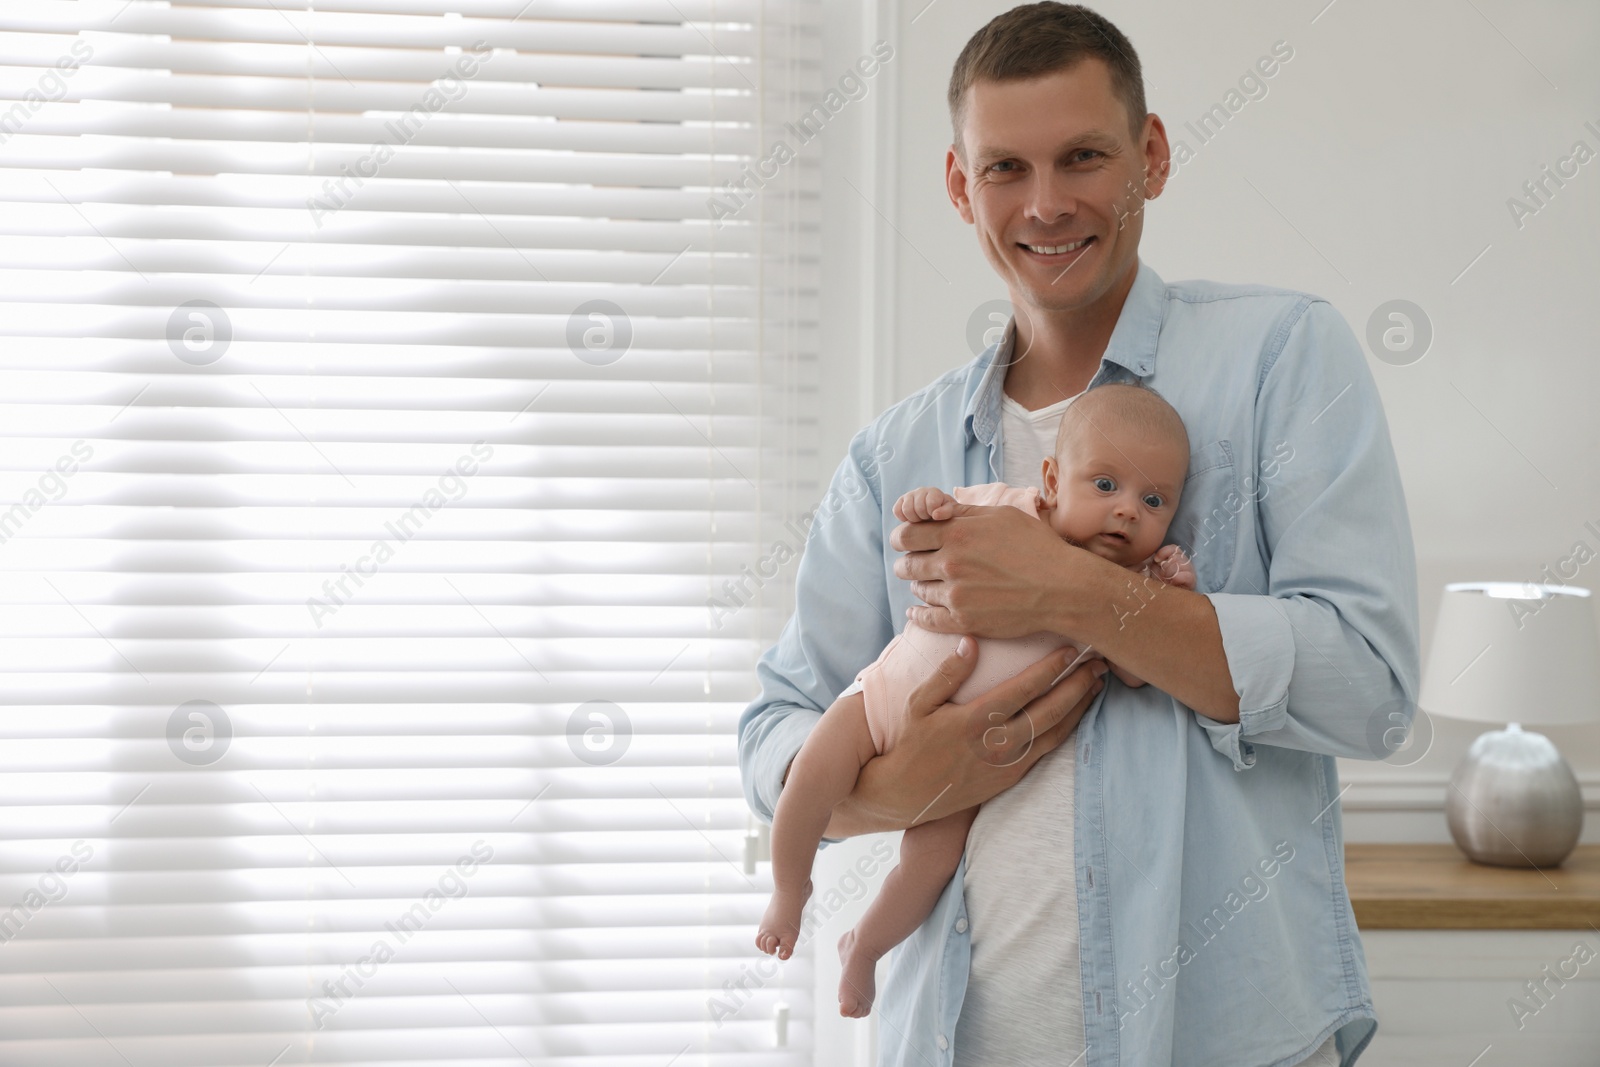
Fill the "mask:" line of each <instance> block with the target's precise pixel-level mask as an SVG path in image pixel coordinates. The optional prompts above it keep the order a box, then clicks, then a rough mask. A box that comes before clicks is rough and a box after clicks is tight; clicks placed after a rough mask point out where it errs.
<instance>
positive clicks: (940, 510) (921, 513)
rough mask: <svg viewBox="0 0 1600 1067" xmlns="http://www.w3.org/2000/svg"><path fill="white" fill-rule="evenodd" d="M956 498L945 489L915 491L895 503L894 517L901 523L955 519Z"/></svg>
mask: <svg viewBox="0 0 1600 1067" xmlns="http://www.w3.org/2000/svg"><path fill="white" fill-rule="evenodd" d="M955 509H956V498H955V497H953V496H951V495H950V494H949V493H947V492H945V491H944V490H943V489H935V488H933V487H931V486H925V487H923V488H921V489H913V490H911V492H909V493H906V494H905V495H904V496H902V497H901V498H900V499H899V500H896V501H895V502H894V517H895V518H897V519H899V520H900V521H901V522H929V521H931V520H936V519H950V518H954V517H955V513H956V510H955Z"/></svg>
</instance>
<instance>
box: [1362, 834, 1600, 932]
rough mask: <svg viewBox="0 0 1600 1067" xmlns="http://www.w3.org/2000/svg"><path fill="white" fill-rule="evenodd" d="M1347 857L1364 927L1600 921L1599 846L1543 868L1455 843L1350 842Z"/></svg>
mask: <svg viewBox="0 0 1600 1067" xmlns="http://www.w3.org/2000/svg"><path fill="white" fill-rule="evenodd" d="M1344 863H1345V885H1346V887H1347V888H1348V889H1349V891H1350V904H1351V906H1352V907H1353V908H1354V909H1355V913H1356V925H1358V926H1359V927H1361V929H1363V930H1569V929H1577V930H1583V929H1589V928H1591V927H1600V845H1579V846H1578V848H1577V850H1576V851H1575V852H1573V854H1572V855H1571V856H1569V857H1567V861H1566V862H1565V863H1563V864H1562V865H1561V866H1560V867H1550V868H1546V869H1544V870H1534V869H1532V868H1526V867H1525V868H1515V867H1486V866H1484V865H1482V864H1478V863H1473V862H1472V861H1471V860H1469V859H1467V858H1466V857H1465V856H1463V855H1462V854H1461V851H1460V850H1459V849H1457V848H1456V847H1455V846H1454V845H1361V844H1347V845H1345V848H1344Z"/></svg>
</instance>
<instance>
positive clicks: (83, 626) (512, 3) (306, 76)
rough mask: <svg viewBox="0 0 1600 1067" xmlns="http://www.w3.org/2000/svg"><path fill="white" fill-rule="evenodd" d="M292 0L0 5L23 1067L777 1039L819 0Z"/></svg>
mask: <svg viewBox="0 0 1600 1067" xmlns="http://www.w3.org/2000/svg"><path fill="white" fill-rule="evenodd" d="M312 7H313V5H308V4H305V3H301V4H300V5H299V6H298V7H296V6H294V5H293V4H292V3H291V0H229V2H221V0H215V2H206V0H193V2H187V3H183V2H178V0H174V2H172V3H160V2H152V0H131V2H126V3H124V2H123V0H108V2H100V0H83V2H79V3H64V2H53V0H29V2H28V3H26V4H22V3H16V4H7V5H6V6H5V8H4V9H3V10H0V48H3V56H0V63H3V66H0V77H3V79H4V80H3V83H0V201H3V202H4V204H5V212H4V221H3V222H0V256H3V263H0V338H3V342H0V383H3V396H0V404H3V408H0V410H3V413H4V418H3V419H0V437H3V441H4V450H5V457H4V460H3V462H0V467H3V469H4V471H5V478H6V481H7V491H6V492H5V493H4V494H3V495H0V501H4V502H5V503H4V504H3V505H0V507H4V508H6V509H8V510H4V511H3V512H0V570H3V574H4V582H3V589H4V593H3V596H4V603H5V614H4V618H5V630H4V634H5V638H6V639H5V641H4V642H3V643H0V656H3V657H4V665H5V675H4V681H5V693H6V698H5V700H4V704H3V711H0V767H3V770H4V773H3V774H0V791H3V792H4V797H5V806H4V809H3V810H4V815H3V818H4V820H5V832H4V833H3V834H0V908H3V909H7V910H3V911H0V1005H3V1006H0V1061H3V1062H5V1063H10V1064H34V1063H36V1064H44V1063H49V1064H76V1063H82V1064H90V1063H94V1064H105V1063H118V1062H124V1061H125V1062H130V1063H134V1064H154V1063H161V1064H202V1063H205V1064H211V1063H237V1064H261V1065H266V1064H269V1063H270V1064H298V1063H358V1062H359V1063H385V1062H395V1063H398V1062H405V1063H408V1064H430V1063H432V1064H441V1065H442V1064H461V1063H468V1062H476V1061H483V1062H493V1063H499V1064H512V1063H517V1062H522V1061H528V1062H533V1063H540V1064H544V1063H550V1064H579V1063H582V1064H593V1065H611V1064H618V1065H620V1064H624V1063H630V1064H631V1063H644V1062H649V1063H659V1064H663V1065H664V1064H667V1063H669V1062H674V1058H675V1057H677V1056H680V1055H681V1056H682V1059H679V1060H676V1062H678V1063H680V1064H685V1065H687V1064H690V1063H704V1062H712V1061H713V1060H715V1059H716V1058H717V1057H718V1056H720V1057H722V1059H721V1062H728V1063H734V1062H737V1063H739V1064H772V1065H777V1064H798V1063H800V1062H802V1061H803V1060H804V1058H805V1057H804V1055H803V1054H802V1052H801V1051H800V1050H799V1048H800V1045H802V1044H803V1036H804V1035H803V1033H801V1032H798V1031H797V1032H796V1033H795V1034H792V1035H790V1039H789V1041H788V1044H787V1047H778V1045H777V1043H776V1037H775V1029H776V1027H775V1024H774V1014H775V1005H776V1004H778V1003H779V1002H791V1003H793V1004H794V1006H795V1013H796V1016H795V1017H796V1020H797V1021H799V1020H801V1019H802V1018H803V1017H804V1016H805V1014H806V1008H807V1006H808V1004H809V999H810V998H809V989H810V976H809V974H808V973H807V972H806V971H805V966H806V964H804V963H803V962H796V963H791V964H789V965H787V967H786V968H785V969H784V970H783V972H782V974H781V975H779V976H777V977H774V978H767V979H763V978H760V977H759V976H758V977H757V978H755V979H754V980H752V978H751V977H750V975H751V972H752V970H753V967H754V965H755V963H756V962H757V961H758V960H760V959H763V958H764V957H759V956H758V954H756V953H755V950H754V948H753V944H752V942H753V938H754V931H755V925H756V921H757V919H758V917H759V915H760V913H761V909H762V907H763V906H764V904H765V890H764V888H763V887H764V885H765V884H766V882H765V874H763V876H762V880H761V882H760V883H759V884H758V881H757V879H756V878H754V877H753V876H747V875H746V873H745V869H744V862H743V855H742V850H743V849H744V848H745V843H746V835H747V830H748V822H747V813H746V809H745V806H744V803H743V800H742V797H741V794H740V790H739V782H738V769H737V766H736V755H735V744H734V737H733V733H734V726H735V722H736V719H737V717H738V714H739V712H740V710H742V708H743V707H744V705H745V703H746V702H747V701H748V700H749V699H750V697H751V696H752V695H753V692H754V682H753V674H752V671H751V668H752V665H753V663H754V660H755V657H756V656H757V655H758V654H759V652H760V650H761V648H762V647H764V645H765V644H766V643H768V642H770V640H771V639H772V638H773V637H774V636H775V634H774V632H773V627H774V622H775V620H781V619H782V618H783V616H784V615H785V614H786V609H787V600H786V599H785V597H786V591H785V589H784V587H783V579H784V577H786V575H787V573H788V572H785V573H784V574H780V575H779V576H778V577H776V578H769V577H766V576H765V575H764V574H759V575H756V576H755V577H754V578H752V577H751V575H752V574H756V572H755V570H754V568H756V565H757V564H758V563H759V562H760V561H761V560H762V559H763V558H764V557H765V556H766V555H767V554H769V552H770V549H771V546H772V545H773V543H774V541H775V540H776V539H780V538H782V537H783V536H785V535H784V534H783V533H782V530H783V526H782V521H783V518H784V516H786V515H792V514H795V513H796V512H797V510H798V509H797V507H796V503H797V502H799V501H803V500H807V499H814V497H815V494H816V492H817V486H816V483H815V477H814V473H813V467H814V464H815V456H814V455H813V454H812V452H811V451H810V446H809V444H808V442H809V439H810V434H811V430H812V418H813V417H812V414H811V412H810V408H809V404H810V399H809V398H810V397H811V396H812V395H813V394H814V381H813V378H814V370H815V321H814V320H815V306H814V305H815V286H816V278H815V274H816V256H815V244H816V227H815V223H814V215H815V212H816V197H815V195H814V187H815V165H816V164H815V160H811V159H807V158H805V157H804V156H801V157H800V158H797V159H794V160H793V161H791V162H786V163H785V164H784V165H782V166H780V167H777V168H776V170H775V172H773V173H768V168H758V167H756V165H757V164H759V163H760V162H761V157H762V155H763V153H762V151H761V149H760V146H762V145H764V144H768V143H769V142H770V141H771V140H772V138H771V136H770V130H769V127H773V126H774V124H775V123H778V122H781V121H783V120H785V119H787V118H789V117H790V116H791V115H792V114H794V107H795V105H794V104H793V102H794V101H796V100H798V99H801V98H803V97H804V96H805V95H806V94H807V93H808V92H809V91H810V90H809V88H808V87H809V86H810V85H811V84H812V82H813V81H814V80H815V79H816V67H817V64H816V62H815V59H814V56H813V52H814V51H815V48H816V22H817V21H818V15H817V13H816V12H817V6H816V5H815V4H814V3H793V4H781V5H780V4H776V3H769V2H762V0H746V2H714V3H713V2H707V0H698V2H697V0H532V2H531V3H529V2H526V0H326V2H323V0H318V2H317V3H315V5H314V10H313V9H312ZM747 168H756V169H754V170H747Z"/></svg>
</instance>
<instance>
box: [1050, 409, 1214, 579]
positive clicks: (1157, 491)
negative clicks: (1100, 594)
mask: <svg viewBox="0 0 1600 1067" xmlns="http://www.w3.org/2000/svg"><path fill="white" fill-rule="evenodd" d="M1188 466H1189V457H1188V456H1187V455H1184V454H1182V453H1181V450H1180V449H1179V448H1177V447H1175V446H1173V445H1171V444H1169V443H1165V442H1156V441H1151V440H1147V439H1144V438H1143V437H1141V436H1139V435H1136V434H1133V433H1125V432H1119V431H1116V430H1111V429H1107V430H1106V433H1104V434H1102V433H1100V432H1098V431H1091V432H1087V433H1081V434H1079V435H1078V439H1077V440H1076V441H1073V442H1069V444H1068V446H1067V449H1066V450H1065V451H1064V452H1063V453H1062V454H1061V455H1060V456H1052V457H1049V458H1047V459H1046V460H1045V461H1044V492H1043V493H1042V494H1041V496H1042V497H1043V499H1044V502H1045V504H1046V505H1047V506H1049V508H1050V526H1051V527H1052V528H1053V529H1054V530H1055V532H1056V533H1057V534H1059V535H1060V536H1061V537H1062V538H1063V539H1065V540H1067V541H1070V542H1072V543H1073V544H1075V545H1078V546H1079V547H1080V548H1085V549H1087V550H1089V551H1090V552H1093V553H1094V554H1095V555H1097V556H1100V557H1102V558H1104V559H1108V560H1110V561H1111V562H1113V563H1115V564H1117V565H1118V566H1120V567H1129V566H1133V565H1135V564H1138V563H1142V562H1144V561H1145V560H1146V559H1148V558H1150V555H1151V554H1152V553H1154V552H1155V550H1156V549H1158V548H1160V547H1161V542H1162V540H1163V539H1164V538H1165V537H1166V536H1167V527H1168V526H1169V525H1171V523H1172V513H1173V511H1174V510H1176V508H1177V506H1178V496H1179V494H1180V493H1181V492H1182V491H1183V479H1184V475H1185V474H1186V473H1187V471H1188Z"/></svg>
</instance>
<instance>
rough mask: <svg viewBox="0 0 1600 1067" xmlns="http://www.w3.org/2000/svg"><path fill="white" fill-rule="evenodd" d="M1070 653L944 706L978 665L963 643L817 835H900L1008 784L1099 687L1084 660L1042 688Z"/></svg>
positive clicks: (1095, 669) (1095, 666)
mask: <svg viewBox="0 0 1600 1067" xmlns="http://www.w3.org/2000/svg"><path fill="white" fill-rule="evenodd" d="M1008 510H1015V509H1008ZM1023 517H1024V518H1026V516H1023ZM1077 654H1078V650H1077V649H1075V648H1072V647H1070V646H1069V647H1067V648H1063V649H1060V650H1058V651H1056V652H1052V653H1051V654H1050V655H1048V656H1046V657H1044V658H1043V659H1041V660H1040V661H1039V662H1038V663H1035V664H1034V665H1033V666H1031V667H1029V668H1028V669H1027V670H1025V671H1022V672H1021V673H1019V674H1018V675H1017V676H1016V677H1015V678H1012V679H1010V680H1009V681H1007V682H1004V683H1002V684H1000V685H997V686H995V687H994V688H993V689H991V690H989V691H988V692H987V693H985V694H983V695H982V696H980V697H977V698H976V699H974V700H972V701H971V702H969V703H966V704H952V703H949V700H950V697H951V695H952V694H954V693H955V691H956V690H957V689H959V688H960V687H961V683H962V682H965V681H966V680H967V677H968V676H969V675H971V674H972V670H973V668H974V667H976V666H977V663H978V655H977V643H976V642H975V641H973V640H972V639H971V638H970V637H969V638H967V639H965V640H963V641H962V642H961V647H960V648H959V649H958V650H957V651H956V653H955V654H954V655H952V656H950V657H948V658H947V659H945V660H944V662H942V663H941V664H940V665H939V669H938V671H937V673H935V674H934V675H933V676H932V677H930V678H928V679H927V680H926V681H924V682H923V683H922V684H921V685H919V686H917V688H916V689H915V690H914V691H913V693H912V696H911V699H910V701H909V704H908V706H907V707H906V708H905V715H906V721H905V722H904V723H902V724H901V725H900V730H899V738H898V740H897V741H896V742H895V745H894V747H893V748H891V749H890V750H889V751H888V752H887V753H885V754H884V755H882V756H878V757H875V758H874V759H870V760H868V761H867V764H866V766H865V767H863V768H862V769H861V774H860V776H859V777H858V778H857V779H856V787H855V790H854V791H853V792H852V793H851V794H850V796H849V797H847V798H846V799H845V800H844V801H843V802H842V803H840V804H839V805H838V806H837V807H835V808H834V810H833V818H832V820H831V821H830V822H829V823H828V829H827V833H826V836H828V837H853V836H855V835H856V834H866V833H881V832H884V831H888V830H902V829H905V828H906V827H908V826H911V825H914V824H917V823H924V822H928V821H929V820H931V819H937V818H940V817H942V816H945V815H950V814H952V813H954V812H957V811H964V810H965V809H967V808H970V807H973V806H974V805H977V804H982V803H983V802H984V801H986V800H988V799H990V798H991V797H993V796H995V795H997V794H999V793H1001V792H1004V791H1005V790H1007V789H1009V788H1011V786H1013V785H1015V784H1016V783H1017V781H1018V780H1020V779H1021V778H1022V776H1023V775H1024V774H1026V773H1028V771H1029V770H1030V769H1031V768H1032V767H1033V765H1034V764H1035V763H1037V762H1038V761H1039V757H1041V756H1043V755H1044V754H1045V753H1047V752H1051V751H1053V750H1054V749H1055V747H1056V746H1057V745H1059V744H1061V742H1062V741H1064V740H1066V738H1067V736H1068V735H1069V734H1071V733H1072V731H1073V729H1074V728H1075V727H1076V726H1077V725H1078V721H1079V720H1080V719H1082V718H1083V714H1084V712H1086V711H1088V710H1089V704H1090V702H1091V701H1093V700H1094V698H1095V695H1096V694H1098V693H1099V692H1100V690H1101V689H1103V688H1104V687H1105V682H1104V681H1103V680H1102V679H1101V677H1100V675H1101V674H1103V673H1104V671H1105V669H1106V666H1105V663H1104V662H1103V661H1100V660H1091V661H1089V662H1086V663H1084V664H1082V665H1081V666H1079V667H1078V668H1077V669H1076V670H1074V671H1073V672H1072V673H1071V674H1070V675H1068V676H1067V677H1066V678H1064V679H1062V680H1061V682H1060V683H1059V684H1057V685H1056V686H1055V687H1054V688H1051V686H1050V683H1051V682H1052V681H1054V680H1055V679H1056V678H1057V677H1059V676H1060V674H1061V672H1062V671H1063V670H1064V669H1065V668H1066V667H1067V665H1068V664H1070V663H1071V662H1072V661H1073V659H1074V658H1076V657H1077Z"/></svg>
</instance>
